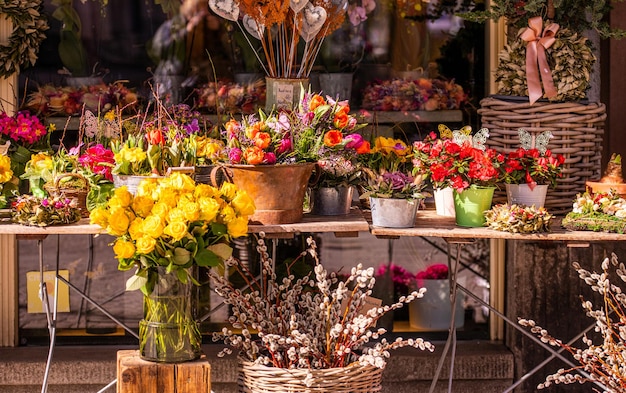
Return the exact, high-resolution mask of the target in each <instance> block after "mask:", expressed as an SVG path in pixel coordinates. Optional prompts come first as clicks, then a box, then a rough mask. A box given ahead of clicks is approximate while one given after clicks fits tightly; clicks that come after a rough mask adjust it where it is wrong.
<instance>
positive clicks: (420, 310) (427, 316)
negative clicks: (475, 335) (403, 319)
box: [409, 263, 465, 331]
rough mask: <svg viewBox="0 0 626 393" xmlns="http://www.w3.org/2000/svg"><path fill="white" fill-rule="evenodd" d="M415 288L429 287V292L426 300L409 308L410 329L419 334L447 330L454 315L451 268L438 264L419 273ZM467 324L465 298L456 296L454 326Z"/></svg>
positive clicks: (427, 290) (426, 294) (425, 296)
mask: <svg viewBox="0 0 626 393" xmlns="http://www.w3.org/2000/svg"><path fill="white" fill-rule="evenodd" d="M412 285H417V290H421V289H422V288H426V293H425V294H424V298H423V300H424V301H420V302H413V303H411V304H410V305H409V324H410V326H411V328H413V329H417V330H418V331H438V330H448V329H449V328H450V321H451V318H452V313H453V310H452V305H451V299H450V297H451V294H452V293H451V292H450V280H449V279H448V265H447V264H443V263H436V264H433V265H430V266H428V267H427V268H426V269H424V270H421V271H419V272H417V274H415V277H414V281H413V283H412ZM418 303H419V304H418ZM464 324H465V314H464V310H463V298H462V297H461V296H458V295H457V298H456V299H455V303H454V326H455V328H457V329H458V328H461V327H463V325H464Z"/></svg>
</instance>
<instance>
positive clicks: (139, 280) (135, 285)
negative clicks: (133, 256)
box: [126, 270, 148, 291]
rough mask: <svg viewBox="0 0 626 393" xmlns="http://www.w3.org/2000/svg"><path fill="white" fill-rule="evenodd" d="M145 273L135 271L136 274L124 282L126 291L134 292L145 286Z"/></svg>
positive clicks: (146, 279)
mask: <svg viewBox="0 0 626 393" xmlns="http://www.w3.org/2000/svg"><path fill="white" fill-rule="evenodd" d="M145 273H146V271H145V270H137V273H135V274H134V275H132V276H131V277H130V278H129V279H128V280H126V290H127V291H136V290H138V289H140V288H141V287H143V286H144V285H146V284H147V283H148V277H147V274H145Z"/></svg>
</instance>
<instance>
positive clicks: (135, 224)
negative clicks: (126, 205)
mask: <svg viewBox="0 0 626 393" xmlns="http://www.w3.org/2000/svg"><path fill="white" fill-rule="evenodd" d="M128 234H129V235H130V238H131V239H133V240H137V239H139V238H140V237H142V236H144V233H143V218H139V217H137V218H135V219H134V220H133V221H132V222H131V223H130V226H129V227H128Z"/></svg>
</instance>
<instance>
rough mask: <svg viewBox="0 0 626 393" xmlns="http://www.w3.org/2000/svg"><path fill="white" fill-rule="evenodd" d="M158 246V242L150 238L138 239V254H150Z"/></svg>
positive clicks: (136, 245)
mask: <svg viewBox="0 0 626 393" xmlns="http://www.w3.org/2000/svg"><path fill="white" fill-rule="evenodd" d="M155 246H156V240H155V239H153V238H152V237H150V236H143V237H141V238H139V239H137V242H136V243H135V247H137V252H138V253H139V254H144V255H145V254H150V253H151V252H152V251H153V250H154V247H155Z"/></svg>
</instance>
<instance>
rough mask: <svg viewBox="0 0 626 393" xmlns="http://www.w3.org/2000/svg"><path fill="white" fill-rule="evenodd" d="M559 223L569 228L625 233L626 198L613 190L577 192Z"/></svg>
mask: <svg viewBox="0 0 626 393" xmlns="http://www.w3.org/2000/svg"><path fill="white" fill-rule="evenodd" d="M561 224H562V225H563V227H564V228H567V229H571V230H586V231H594V232H617V233H626V200H625V199H624V198H621V197H620V196H619V194H618V193H617V192H615V191H614V190H609V191H608V192H600V193H596V194H591V193H589V192H584V193H582V194H578V195H577V197H576V200H575V201H574V204H573V207H572V211H571V212H569V213H567V215H566V216H565V218H563V221H562V223H561Z"/></svg>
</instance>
